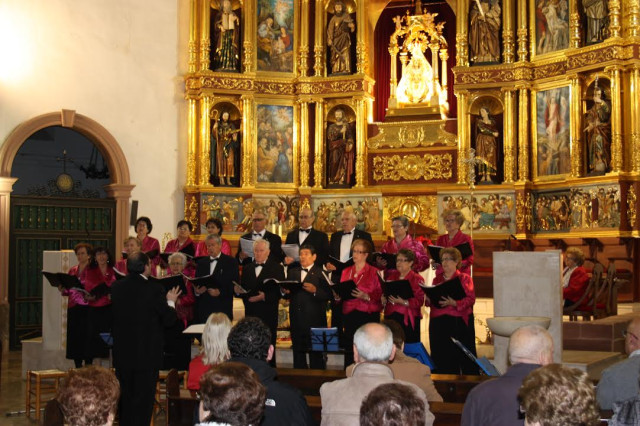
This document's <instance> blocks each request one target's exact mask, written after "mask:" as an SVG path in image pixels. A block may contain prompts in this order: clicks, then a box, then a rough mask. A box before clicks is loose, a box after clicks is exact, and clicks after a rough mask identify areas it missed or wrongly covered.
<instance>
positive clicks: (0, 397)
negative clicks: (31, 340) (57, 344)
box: [0, 351, 38, 426]
mask: <svg viewBox="0 0 640 426" xmlns="http://www.w3.org/2000/svg"><path fill="white" fill-rule="evenodd" d="M21 364H22V357H21V353H20V352H19V351H12V352H9V353H8V354H3V356H2V365H1V366H0V367H1V368H2V379H1V380H0V424H1V425H3V426H18V425H20V426H22V425H37V424H38V422H37V421H36V420H33V419H31V420H29V419H27V417H26V416H25V415H24V406H25V391H26V382H25V381H23V380H22V377H21ZM16 412H19V413H20V414H17V415H12V414H13V413H16Z"/></svg>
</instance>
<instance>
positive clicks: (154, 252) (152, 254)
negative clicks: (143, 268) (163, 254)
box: [144, 249, 160, 259]
mask: <svg viewBox="0 0 640 426" xmlns="http://www.w3.org/2000/svg"><path fill="white" fill-rule="evenodd" d="M158 253H160V250H158V249H153V250H149V251H146V252H144V254H146V255H147V256H148V257H149V259H153V258H154V257H156V256H157V255H158Z"/></svg>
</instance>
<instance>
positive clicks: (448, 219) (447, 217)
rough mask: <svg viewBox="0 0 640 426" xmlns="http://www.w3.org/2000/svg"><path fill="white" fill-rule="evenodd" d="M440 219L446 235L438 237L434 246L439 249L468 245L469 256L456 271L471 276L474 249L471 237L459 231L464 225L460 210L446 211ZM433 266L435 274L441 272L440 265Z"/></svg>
mask: <svg viewBox="0 0 640 426" xmlns="http://www.w3.org/2000/svg"><path fill="white" fill-rule="evenodd" d="M442 218H443V219H444V227H445V229H446V231H447V233H446V234H444V235H440V236H439V237H438V240H437V241H436V245H437V246H440V247H455V246H459V245H460V244H463V243H469V245H470V246H471V256H469V257H467V258H466V259H464V260H462V261H461V264H460V267H459V268H458V269H460V272H462V273H464V274H471V265H473V252H474V248H473V241H472V240H471V237H470V236H468V235H467V234H463V233H462V231H460V227H461V226H462V224H463V223H464V215H463V214H462V212H461V211H460V210H447V211H446V212H444V213H443V214H442ZM434 266H436V274H437V273H441V272H442V266H441V265H438V264H434Z"/></svg>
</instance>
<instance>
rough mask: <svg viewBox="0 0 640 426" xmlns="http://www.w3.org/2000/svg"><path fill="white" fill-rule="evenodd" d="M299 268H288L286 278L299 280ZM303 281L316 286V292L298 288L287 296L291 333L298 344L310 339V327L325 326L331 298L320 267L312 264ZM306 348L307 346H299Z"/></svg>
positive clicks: (306, 342) (305, 342)
mask: <svg viewBox="0 0 640 426" xmlns="http://www.w3.org/2000/svg"><path fill="white" fill-rule="evenodd" d="M300 272H301V269H300V268H296V269H289V271H288V272H287V279H288V280H300ZM304 282H308V283H311V284H313V285H315V286H316V294H315V295H313V294H311V293H309V292H308V291H306V290H303V289H300V290H298V291H297V292H293V293H291V294H290V295H288V296H287V297H289V298H290V299H291V304H290V305H289V316H290V322H291V334H292V335H294V336H297V337H298V339H296V338H294V339H293V340H294V341H295V342H297V343H300V344H308V342H309V341H310V337H309V336H310V335H311V330H310V328H311V327H326V326H327V302H328V301H329V299H330V298H331V289H330V288H329V283H327V280H326V279H325V278H324V275H322V268H320V267H319V266H315V265H314V266H313V267H312V268H311V270H309V272H308V273H307V276H306V277H305V279H304ZM300 349H301V350H305V349H306V350H308V348H300Z"/></svg>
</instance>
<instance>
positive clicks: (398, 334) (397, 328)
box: [382, 319, 406, 349]
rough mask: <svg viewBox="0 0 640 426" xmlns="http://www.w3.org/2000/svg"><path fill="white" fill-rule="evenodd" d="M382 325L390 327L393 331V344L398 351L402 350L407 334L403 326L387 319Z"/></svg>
mask: <svg viewBox="0 0 640 426" xmlns="http://www.w3.org/2000/svg"><path fill="white" fill-rule="evenodd" d="M382 324H384V325H386V326H387V327H389V330H391V335H392V336H393V344H394V345H395V346H396V348H398V349H402V345H403V344H404V340H405V338H406V337H405V334H404V330H403V329H402V326H401V325H400V324H399V323H398V321H394V320H392V319H385V320H384V321H382Z"/></svg>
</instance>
